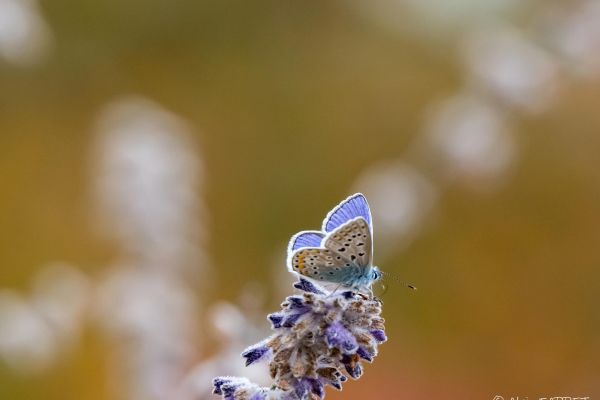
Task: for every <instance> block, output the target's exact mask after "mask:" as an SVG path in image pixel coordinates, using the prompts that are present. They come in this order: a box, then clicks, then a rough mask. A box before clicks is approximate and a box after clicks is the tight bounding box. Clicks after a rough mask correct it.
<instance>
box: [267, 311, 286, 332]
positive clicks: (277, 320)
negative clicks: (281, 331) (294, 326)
mask: <svg viewBox="0 0 600 400" xmlns="http://www.w3.org/2000/svg"><path fill="white" fill-rule="evenodd" d="M267 318H268V319H269V321H271V325H272V326H273V328H274V329H276V328H281V321H283V315H281V314H269V315H268V316H267Z"/></svg>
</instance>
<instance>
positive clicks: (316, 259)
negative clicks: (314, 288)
mask: <svg viewBox="0 0 600 400" xmlns="http://www.w3.org/2000/svg"><path fill="white" fill-rule="evenodd" d="M287 266H288V269H289V270H290V271H292V272H294V273H297V274H300V275H302V276H305V277H308V278H311V279H314V280H316V281H321V282H331V283H337V284H339V285H343V286H347V287H349V288H351V289H354V290H357V291H363V290H367V291H369V292H370V291H371V285H372V284H373V282H375V281H377V280H378V279H380V278H381V275H382V273H381V271H380V270H379V269H378V268H377V267H376V266H373V223H372V219H371V210H370V209H369V204H368V203H367V199H366V198H365V196H364V195H363V194H361V193H356V194H353V195H352V196H350V197H348V198H347V199H345V200H344V201H342V202H341V203H340V204H338V205H337V206H336V207H334V208H333V210H331V211H330V212H329V213H328V214H327V216H326V217H325V219H324V220H323V226H322V228H321V230H320V231H302V232H298V233H297V234H295V235H294V236H292V238H291V239H290V243H289V245H288V258H287Z"/></svg>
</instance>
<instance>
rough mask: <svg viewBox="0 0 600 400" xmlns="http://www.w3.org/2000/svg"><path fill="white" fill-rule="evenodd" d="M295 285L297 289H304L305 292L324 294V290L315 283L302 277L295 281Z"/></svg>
mask: <svg viewBox="0 0 600 400" xmlns="http://www.w3.org/2000/svg"><path fill="white" fill-rule="evenodd" d="M294 287H295V288H296V289H300V290H303V291H305V292H310V293H315V294H324V293H323V291H321V290H319V289H317V287H316V286H315V285H313V284H312V283H310V282H309V281H307V280H306V279H303V278H300V280H299V281H298V282H296V283H294Z"/></svg>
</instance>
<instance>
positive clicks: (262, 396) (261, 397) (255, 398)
mask: <svg viewBox="0 0 600 400" xmlns="http://www.w3.org/2000/svg"><path fill="white" fill-rule="evenodd" d="M266 399H267V394H266V393H264V392H256V393H254V394H253V395H252V397H250V400H266Z"/></svg>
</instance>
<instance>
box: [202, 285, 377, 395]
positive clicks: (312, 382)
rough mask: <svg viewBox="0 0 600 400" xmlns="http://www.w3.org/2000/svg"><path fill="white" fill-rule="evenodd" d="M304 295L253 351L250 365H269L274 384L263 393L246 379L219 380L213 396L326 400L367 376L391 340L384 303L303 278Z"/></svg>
mask: <svg viewBox="0 0 600 400" xmlns="http://www.w3.org/2000/svg"><path fill="white" fill-rule="evenodd" d="M294 287H295V288H296V289H299V290H300V293H299V294H297V295H293V296H289V297H287V298H286V300H285V301H284V302H283V303H282V304H281V307H282V310H281V311H280V312H277V313H274V314H270V315H269V316H268V319H269V321H270V322H271V326H272V329H273V330H274V331H275V333H274V334H273V335H272V336H271V337H269V338H267V339H266V340H264V341H262V342H260V343H258V344H256V345H254V346H250V347H249V348H247V349H246V350H245V351H244V352H243V353H242V357H244V358H245V359H246V365H250V364H253V363H255V362H258V361H262V360H269V369H270V373H271V377H272V378H273V380H274V382H273V385H272V386H271V387H270V388H266V387H260V386H258V385H256V384H253V383H252V382H250V381H249V380H248V379H246V378H237V377H218V378H215V379H214V380H213V386H214V390H213V393H215V394H218V395H221V396H223V399H226V400H267V399H268V400H275V399H281V400H305V399H310V400H312V399H323V398H324V397H325V386H327V385H329V386H333V387H334V388H336V389H338V390H341V389H342V383H343V382H345V381H346V380H347V379H348V376H350V377H351V378H353V379H358V378H359V377H360V376H361V375H362V366H361V360H365V361H367V362H371V361H372V360H373V358H374V357H375V356H376V355H377V345H378V344H379V343H382V342H384V341H385V340H386V336H385V333H384V325H383V323H384V320H383V318H381V302H380V301H379V300H378V299H376V298H374V297H372V296H369V295H366V294H363V293H357V292H353V291H344V292H334V293H328V292H327V291H326V290H325V289H322V288H319V287H317V286H316V285H314V284H313V283H311V282H309V281H307V280H305V279H302V278H300V281H298V282H296V283H295V284H294Z"/></svg>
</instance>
